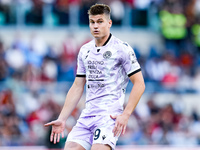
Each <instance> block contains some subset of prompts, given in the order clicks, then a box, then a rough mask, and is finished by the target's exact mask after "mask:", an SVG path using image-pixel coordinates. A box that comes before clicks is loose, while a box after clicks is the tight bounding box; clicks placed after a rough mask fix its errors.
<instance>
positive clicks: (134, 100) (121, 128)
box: [111, 71, 145, 136]
mask: <svg viewBox="0 0 200 150" xmlns="http://www.w3.org/2000/svg"><path fill="white" fill-rule="evenodd" d="M129 78H130V80H131V82H132V83H133V87H132V90H131V93H130V96H129V99H128V103H127V105H126V107H125V109H124V112H123V113H122V114H121V115H118V116H111V118H113V119H116V122H115V127H114V129H113V133H114V136H119V135H120V133H122V134H124V133H125V131H126V126H127V123H128V119H129V117H130V115H131V114H132V112H133V111H134V109H135V107H136V106H137V104H138V102H139V100H140V98H141V96H142V94H143V93H144V90H145V83H144V79H143V75H142V72H141V71H139V72H137V73H135V74H133V75H132V76H130V77H129Z"/></svg>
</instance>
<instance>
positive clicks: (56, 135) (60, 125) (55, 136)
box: [44, 120, 65, 144]
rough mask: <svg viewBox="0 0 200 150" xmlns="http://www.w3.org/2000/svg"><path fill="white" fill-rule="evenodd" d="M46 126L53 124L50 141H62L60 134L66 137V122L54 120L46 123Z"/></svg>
mask: <svg viewBox="0 0 200 150" xmlns="http://www.w3.org/2000/svg"><path fill="white" fill-rule="evenodd" d="M44 126H45V127H48V126H52V130H51V135H50V141H51V142H54V144H56V142H60V136H61V135H62V138H63V137H64V130H65V122H64V121H61V120H54V121H51V122H49V123H46V124H45V125H44Z"/></svg>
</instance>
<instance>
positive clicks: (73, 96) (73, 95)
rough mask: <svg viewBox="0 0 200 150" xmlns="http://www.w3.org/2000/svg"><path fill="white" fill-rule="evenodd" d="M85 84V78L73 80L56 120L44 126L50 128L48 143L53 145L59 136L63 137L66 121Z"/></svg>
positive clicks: (58, 139)
mask: <svg viewBox="0 0 200 150" xmlns="http://www.w3.org/2000/svg"><path fill="white" fill-rule="evenodd" d="M85 83H86V79H85V77H76V78H75V81H74V83H73V85H72V87H71V88H70V90H69V92H68V94H67V96H66V99H65V104H64V106H63V108H62V110H61V113H60V115H59V117H58V119H57V120H54V121H51V122H49V123H47V124H45V125H44V126H52V131H51V135H50V141H51V142H52V141H54V144H55V143H56V142H59V141H60V135H62V137H63V136H64V129H65V123H66V120H67V118H68V117H69V116H70V115H71V113H72V111H73V110H74V109H75V107H76V106H77V104H78V102H79V100H80V99H81V96H82V94H83V91H84V85H85Z"/></svg>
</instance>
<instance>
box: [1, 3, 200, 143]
mask: <svg viewBox="0 0 200 150" xmlns="http://www.w3.org/2000/svg"><path fill="white" fill-rule="evenodd" d="M96 2H103V3H107V4H109V5H110V6H111V8H112V19H113V24H114V25H118V26H128V25H130V26H132V27H134V26H142V27H144V26H145V27H146V28H151V29H152V30H155V29H158V31H159V34H160V35H161V37H162V38H163V41H164V42H163V43H164V50H158V49H156V47H154V46H151V47H149V53H148V54H143V53H141V51H142V50H140V49H138V48H137V47H134V45H133V49H134V50H135V53H136V55H137V58H138V61H139V63H140V64H141V66H142V71H143V75H144V79H145V82H146V87H147V92H150V93H151V92H152V93H154V92H161V93H162V92H163V93H165V92H174V93H179V94H183V93H184V94H185V93H187V94H188V93H190V94H191V93H192V94H198V93H199V92H200V86H199V83H200V0H189V1H184V0H111V1H106V0H101V1H97V0H94V1H91V0H82V1H81V0H0V24H1V25H13V24H18V23H20V22H23V23H24V24H25V25H44V24H45V22H49V21H50V22H52V21H53V23H54V24H55V25H57V26H61V25H69V24H70V23H71V22H72V23H74V22H75V21H77V20H78V24H79V25H87V24H88V16H87V9H88V8H89V7H90V6H91V4H94V3H96ZM19 5H21V6H23V7H22V8H20V9H22V10H24V11H23V13H22V12H21V14H23V15H24V17H19V16H18V15H19V14H20V11H19V10H18V7H17V6H19ZM13 8H15V9H13ZM72 8H73V9H72ZM15 12H17V13H15ZM49 12H50V13H49ZM72 12H74V13H75V14H77V16H79V19H77V20H70V18H73V17H70V13H72ZM127 13H128V14H130V15H129V16H128V17H130V18H129V19H128V20H127V17H124V16H125V15H127ZM16 14H18V15H16ZM47 14H48V15H49V14H51V17H50V18H48V15H47ZM149 15H150V16H151V19H149V17H148V16H149ZM45 17H47V18H45ZM20 18H21V19H20ZM46 19H50V20H46ZM52 19H53V20H52ZM133 34H134V33H133ZM3 38H4V37H3V36H1V37H0V118H1V119H0V146H1V145H2V146H10V145H44V144H45V145H46V146H48V147H53V146H55V147H63V144H64V140H63V141H61V143H60V145H59V144H57V145H53V144H50V143H49V142H48V141H49V135H48V134H49V133H50V129H44V128H43V124H44V123H46V122H48V121H49V120H52V119H53V118H56V117H57V116H58V114H59V112H60V110H61V108H62V104H63V101H64V98H65V94H66V92H67V90H68V89H69V87H70V83H71V82H72V81H73V80H74V78H75V74H76V67H77V66H76V58H77V54H78V52H79V49H80V46H81V45H82V44H84V43H85V42H87V41H89V40H90V39H89V38H88V39H87V38H86V39H85V41H81V42H77V39H76V37H75V36H74V35H73V34H69V35H68V36H67V38H66V39H64V41H60V43H61V45H62V46H61V48H60V49H59V50H58V49H56V48H55V47H53V46H52V45H49V44H47V43H46V42H45V40H44V39H42V38H41V37H40V36H39V35H37V34H32V35H31V37H30V38H29V39H23V38H21V36H20V33H18V34H17V35H16V37H15V38H14V40H13V42H12V43H11V44H10V45H9V46H8V47H7V46H5V43H4V42H3V41H4V40H3ZM63 82H64V84H65V85H64V86H63V85H62V83H63ZM66 82H69V83H66ZM152 95H153V94H152ZM153 98H154V97H153V96H152V97H150V98H149V99H148V100H147V103H145V104H144V107H142V110H143V112H146V114H145V115H144V114H143V113H141V112H140V111H139V110H136V111H135V112H134V114H133V115H132V116H131V119H130V120H131V121H130V123H129V125H128V128H127V132H126V134H125V135H123V136H122V138H120V140H119V144H120V145H125V144H138V145H145V144H166V145H178V144H179V145H180V144H185V145H199V144H200V130H199V129H200V128H199V126H200V121H199V117H200V116H199V114H198V113H197V112H196V111H195V110H194V111H193V112H192V113H191V114H190V115H189V116H186V115H184V113H183V111H184V109H177V107H178V106H179V105H177V104H175V103H173V104H169V105H165V106H164V107H159V106H156V104H155V103H154V100H153ZM174 101H176V99H175V100H174ZM83 107H84V106H83V105H79V106H78V107H77V108H76V109H75V110H74V112H73V114H72V116H71V117H70V118H69V121H68V124H67V132H68V131H70V130H71V127H72V126H73V125H74V123H75V121H76V119H77V117H78V115H79V113H80V111H81V110H82V108H83ZM178 108H179V107H178Z"/></svg>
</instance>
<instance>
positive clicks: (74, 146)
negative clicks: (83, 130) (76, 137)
mask: <svg viewBox="0 0 200 150" xmlns="http://www.w3.org/2000/svg"><path fill="white" fill-rule="evenodd" d="M64 150H85V148H84V147H82V146H81V145H80V144H78V143H76V142H71V141H67V142H66V143H65V148H64Z"/></svg>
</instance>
